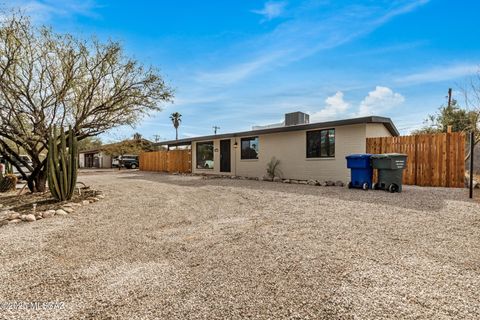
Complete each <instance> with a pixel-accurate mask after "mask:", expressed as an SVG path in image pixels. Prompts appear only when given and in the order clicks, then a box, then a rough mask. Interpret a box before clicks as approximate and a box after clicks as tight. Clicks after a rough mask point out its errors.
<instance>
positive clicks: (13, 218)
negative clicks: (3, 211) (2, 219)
mask: <svg viewBox="0 0 480 320" xmlns="http://www.w3.org/2000/svg"><path fill="white" fill-rule="evenodd" d="M19 218H20V213H18V212H12V213H10V217H9V218H8V219H9V220H15V219H19Z"/></svg>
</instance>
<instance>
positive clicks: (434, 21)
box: [9, 0, 480, 140]
mask: <svg viewBox="0 0 480 320" xmlns="http://www.w3.org/2000/svg"><path fill="white" fill-rule="evenodd" d="M9 6H16V7H21V8H23V9H25V10H26V12H27V13H29V14H31V15H32V16H33V18H34V20H35V21H36V22H37V23H45V24H49V25H52V26H53V27H54V29H55V30H57V31H60V32H69V33H73V34H75V35H78V36H80V37H85V38H87V37H89V36H91V35H96V36H97V37H99V38H100V39H108V38H110V39H114V40H118V41H120V42H121V43H122V44H123V45H124V47H125V49H126V52H127V54H129V55H131V56H134V57H135V58H137V59H138V60H140V61H142V62H143V63H144V64H146V65H153V66H155V67H157V68H159V69H160V71H161V73H162V75H163V76H164V77H165V79H166V81H167V83H168V84H169V85H170V86H171V87H173V88H174V89H175V99H174V103H173V104H167V105H164V110H163V111H162V112H159V113H156V114H153V115H152V116H151V117H150V118H147V119H144V120H143V121H142V122H141V123H140V124H139V125H138V126H137V127H136V128H135V129H131V128H121V129H118V130H114V131H113V132H112V133H110V134H108V135H105V136H104V137H103V138H104V139H105V140H109V139H110V140H111V139H114V138H115V137H119V136H122V137H125V136H128V135H131V134H132V133H133V132H135V131H138V132H140V133H142V134H143V135H144V136H145V137H147V138H151V137H152V136H153V135H154V134H159V135H160V136H161V137H162V140H164V139H172V138H174V137H175V131H174V129H173V127H172V125H171V122H170V120H169V118H168V116H169V114H171V113H172V112H175V111H178V112H180V113H181V114H182V115H183V122H182V125H181V127H180V133H179V135H180V137H182V138H183V137H190V136H197V135H206V134H212V133H213V129H212V126H214V125H217V126H220V128H221V129H220V130H219V132H220V133H226V132H233V131H240V130H248V129H250V128H251V126H252V125H264V124H269V123H275V122H280V121H282V119H283V114H284V113H286V112H291V111H298V110H300V111H304V112H308V113H310V114H311V120H313V121H322V120H331V119H342V118H348V117H355V116H362V115H370V114H375V115H381V116H388V117H391V118H392V119H393V121H394V122H395V124H396V125H397V127H398V128H399V129H400V130H401V132H402V133H408V132H409V131H410V130H412V129H415V128H418V127H419V126H421V125H422V122H423V120H424V119H425V118H426V116H427V114H429V113H432V112H435V111H436V109H437V108H438V107H439V106H440V105H441V104H444V103H445V96H446V93H447V90H448V88H449V87H453V88H454V90H459V88H460V87H461V86H462V83H463V82H464V81H465V80H466V79H467V78H468V76H470V75H472V74H474V73H476V72H477V71H478V70H479V66H480V41H479V40H480V33H479V32H478V30H480V20H479V19H478V12H480V2H477V1H458V2H452V1H447V0H430V1H428V0H417V1H414V0H398V1H395V0H393V1H338V0H337V1H333V0H332V1H328V0H316V1H315V0H304V1H301V0H298V1H293V0H290V1H288V0H285V1H256V0H241V1H240V0H238V1H233V0H232V1H194V0H176V1H140V0H137V1H103V0H83V1H74V0H65V1H60V0H44V1H40V0H13V1H10V2H9ZM454 93H455V94H457V95H459V93H458V92H457V91H454ZM457 98H459V100H460V101H461V99H460V97H459V96H458V97H457Z"/></svg>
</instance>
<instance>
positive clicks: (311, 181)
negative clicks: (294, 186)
mask: <svg viewBox="0 0 480 320" xmlns="http://www.w3.org/2000/svg"><path fill="white" fill-rule="evenodd" d="M307 184H309V185H311V186H314V185H316V184H317V181H315V180H312V179H310V180H308V181H307Z"/></svg>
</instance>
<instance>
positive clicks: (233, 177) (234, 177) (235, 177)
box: [101, 176, 237, 199]
mask: <svg viewBox="0 0 480 320" xmlns="http://www.w3.org/2000/svg"><path fill="white" fill-rule="evenodd" d="M230 179H237V176H230ZM101 199H103V198H101Z"/></svg>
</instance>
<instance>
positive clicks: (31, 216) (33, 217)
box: [25, 214, 37, 222]
mask: <svg viewBox="0 0 480 320" xmlns="http://www.w3.org/2000/svg"><path fill="white" fill-rule="evenodd" d="M35 220H37V219H36V218H35V216H34V215H33V214H27V215H26V216H25V221H28V222H33V221H35Z"/></svg>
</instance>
